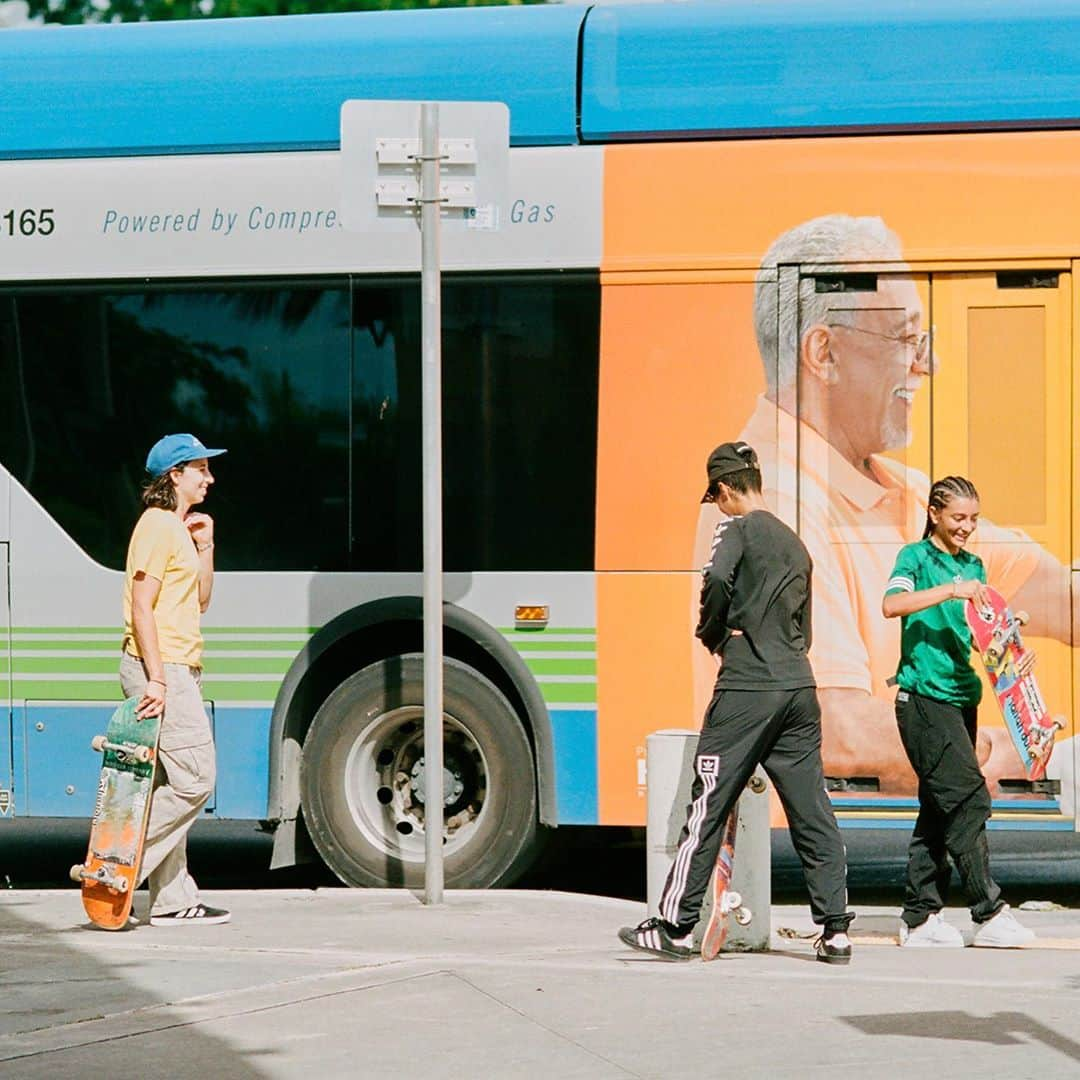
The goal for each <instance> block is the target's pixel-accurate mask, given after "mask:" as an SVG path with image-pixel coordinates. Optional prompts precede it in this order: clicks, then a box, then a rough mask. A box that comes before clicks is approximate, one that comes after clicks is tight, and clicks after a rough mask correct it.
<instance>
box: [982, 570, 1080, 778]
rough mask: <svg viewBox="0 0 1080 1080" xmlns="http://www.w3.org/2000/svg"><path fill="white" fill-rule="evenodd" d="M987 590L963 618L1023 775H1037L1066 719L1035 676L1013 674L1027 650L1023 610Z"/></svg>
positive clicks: (1044, 766)
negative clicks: (1053, 710) (982, 603)
mask: <svg viewBox="0 0 1080 1080" xmlns="http://www.w3.org/2000/svg"><path fill="white" fill-rule="evenodd" d="M987 592H988V593H989V594H990V604H989V605H988V606H987V607H985V608H979V607H977V606H976V604H975V601H974V600H969V601H968V602H967V603H966V604H965V605H964V612H965V614H966V616H967V623H968V626H969V627H970V628H971V636H972V638H973V639H974V642H975V648H977V649H978V650H979V655H980V656H981V657H982V662H983V666H984V667H985V668H986V674H987V675H988V676H989V678H990V685H991V686H992V687H993V688H994V697H996V698H997V703H998V706H999V708H1000V709H1001V714H1002V716H1004V717H1005V726H1006V727H1007V728H1008V729H1009V734H1010V735H1011V736H1012V740H1013V743H1014V744H1015V746H1016V752H1017V753H1018V754H1019V755H1020V761H1021V763H1022V765H1023V766H1024V771H1025V775H1026V776H1027V778H1028V779H1029V780H1041V779H1042V777H1043V776H1044V775H1045V774H1046V764H1047V762H1048V761H1049V760H1050V755H1051V753H1052V752H1053V749H1054V737H1055V736H1056V735H1057V733H1058V730H1059V729H1061V728H1064V727H1065V723H1064V721H1063V720H1062V718H1061V717H1057V716H1055V717H1051V716H1050V712H1049V710H1048V709H1047V708H1046V703H1045V702H1044V701H1043V696H1042V694H1041V693H1040V692H1039V684H1038V683H1037V682H1036V681H1035V676H1034V675H1024V676H1023V677H1021V676H1019V675H1018V673H1017V670H1016V664H1017V662H1018V661H1019V659H1020V657H1021V656H1023V655H1024V653H1025V651H1026V650H1025V649H1024V643H1023V641H1022V640H1021V638H1020V627H1021V626H1022V625H1023V624H1024V623H1026V622H1027V615H1026V614H1025V613H1024V612H1022V611H1019V612H1017V613H1016V614H1015V615H1014V614H1013V613H1012V612H1011V611H1010V610H1009V605H1008V604H1006V603H1005V598H1004V597H1003V596H1002V595H1001V593H999V592H998V591H997V590H996V589H990V588H988V589H987Z"/></svg>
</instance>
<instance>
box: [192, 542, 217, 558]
mask: <svg viewBox="0 0 1080 1080" xmlns="http://www.w3.org/2000/svg"><path fill="white" fill-rule="evenodd" d="M213 546H214V541H213V540H211V541H210V543H209V544H196V545H195V550H196V551H197V552H198V553H199V554H200V555H201V554H202V553H203V552H204V551H209V550H210V549H211V548H212V547H213Z"/></svg>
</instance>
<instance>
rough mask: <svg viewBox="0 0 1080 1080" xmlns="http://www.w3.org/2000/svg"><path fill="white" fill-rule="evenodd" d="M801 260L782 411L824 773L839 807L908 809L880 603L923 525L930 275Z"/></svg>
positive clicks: (790, 298)
mask: <svg viewBox="0 0 1080 1080" xmlns="http://www.w3.org/2000/svg"><path fill="white" fill-rule="evenodd" d="M797 269H798V285H797V290H795V289H789V290H787V297H786V300H785V296H784V292H783V289H782V294H781V313H780V322H781V333H780V335H779V338H780V350H781V359H780V365H781V369H782V371H783V369H784V368H785V367H786V369H787V371H788V375H787V376H785V377H783V378H782V379H781V383H784V384H786V385H788V386H789V388H791V389H789V398H790V399H791V400H789V402H788V403H787V404H784V403H783V402H782V406H783V412H782V415H790V414H792V413H794V415H796V416H797V418H798V422H797V424H794V425H789V426H792V427H793V428H794V444H795V446H794V451H793V453H794V455H795V461H796V469H795V472H796V483H797V498H796V503H797V515H798V526H797V528H798V532H799V535H800V536H801V537H802V539H803V542H804V543H805V544H806V546H807V549H808V550H809V552H810V555H811V557H812V558H813V560H814V578H813V605H814V622H813V625H814V642H813V647H812V649H811V661H812V663H813V666H814V673H815V677H816V679H817V682H818V687H819V700H820V703H821V708H822V737H823V738H822V756H823V761H824V766H825V774H826V777H827V780H828V786H829V788H830V791H831V792H832V793H833V799H834V804H835V805H836V807H837V809H838V811H841V810H842V811H845V812H847V813H848V814H850V815H851V816H854V817H864V816H868V815H869V816H872V815H874V814H895V813H896V812H900V813H904V814H907V813H910V812H911V810H912V808H913V807H914V805H915V802H914V796H915V778H914V775H913V774H912V773H911V770H910V768H909V766H908V764H907V759H906V756H905V755H904V751H903V747H902V746H901V745H900V740H899V737H898V735H897V731H896V722H895V716H894V698H895V693H896V692H895V689H893V687H892V686H891V685H890V680H891V679H892V677H893V676H894V675H895V673H896V666H897V660H898V656H899V649H900V628H899V625H898V622H897V620H891V619H885V618H884V616H883V615H882V614H881V598H882V593H883V591H884V588H885V583H886V582H887V581H888V578H889V575H890V572H891V570H892V568H893V566H894V564H895V560H896V556H897V553H898V551H899V550H900V548H901V547H902V546H903V545H904V544H905V543H908V542H909V541H911V540H912V539H917V538H918V535H919V533H921V527H922V515H923V509H922V507H923V503H924V500H925V488H926V479H925V477H926V474H927V473H928V471H929V466H930V424H929V418H930V395H931V388H930V386H929V379H928V377H927V374H926V369H925V364H924V363H923V361H925V354H926V339H925V336H924V335H925V333H926V328H927V325H928V322H927V312H928V310H929V299H930V297H929V279H928V277H927V276H926V275H925V274H915V273H911V272H909V271H906V270H905V271H903V272H897V271H896V270H895V269H893V268H891V267H889V266H887V265H886V266H884V267H882V266H876V267H875V266H851V267H845V268H842V269H840V270H838V269H837V268H836V267H835V266H831V267H828V268H827V269H821V270H819V269H817V268H814V267H811V266H806V265H803V266H801V267H799V268H797ZM781 284H782V285H783V281H782V282H781ZM796 313H797V315H796ZM785 324H786V331H785Z"/></svg>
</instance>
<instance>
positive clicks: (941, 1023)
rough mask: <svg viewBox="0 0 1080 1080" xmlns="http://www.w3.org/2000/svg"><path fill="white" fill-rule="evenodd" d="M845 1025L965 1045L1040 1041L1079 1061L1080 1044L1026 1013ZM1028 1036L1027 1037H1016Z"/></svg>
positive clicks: (953, 1014)
mask: <svg viewBox="0 0 1080 1080" xmlns="http://www.w3.org/2000/svg"><path fill="white" fill-rule="evenodd" d="M840 1019H841V1020H843V1021H844V1023H846V1024H850V1025H851V1026H852V1027H854V1028H856V1029H857V1030H859V1031H861V1032H862V1033H863V1034H864V1035H904V1036H907V1037H908V1038H921V1039H953V1040H960V1041H964V1042H981V1043H990V1044H991V1045H994V1046H1015V1045H1017V1044H1018V1043H1023V1042H1027V1041H1035V1042H1040V1043H1042V1044H1043V1045H1044V1046H1049V1047H1050V1048H1051V1049H1053V1050H1057V1051H1058V1052H1059V1053H1061V1054H1064V1055H1065V1056H1066V1057H1068V1058H1071V1059H1072V1060H1073V1061H1077V1062H1080V1043H1076V1042H1074V1041H1073V1040H1072V1039H1070V1038H1068V1037H1067V1036H1065V1035H1061V1034H1059V1033H1058V1032H1056V1031H1054V1030H1053V1029H1051V1028H1048V1027H1047V1026H1046V1025H1045V1024H1043V1023H1040V1022H1039V1021H1038V1020H1036V1019H1034V1018H1033V1017H1030V1016H1027V1015H1026V1014H1025V1013H1018V1012H999V1013H994V1014H993V1015H992V1016H972V1015H971V1014H970V1013H966V1012H961V1011H960V1010H958V1009H944V1010H941V1011H933V1012H903V1013H879V1014H877V1015H870V1016H842V1017H841V1018H840ZM1017 1036H1026V1037H1027V1038H1026V1039H1024V1038H1017Z"/></svg>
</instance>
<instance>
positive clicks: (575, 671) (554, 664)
mask: <svg viewBox="0 0 1080 1080" xmlns="http://www.w3.org/2000/svg"><path fill="white" fill-rule="evenodd" d="M525 666H526V667H528V669H529V670H530V671H531V672H532V673H533V674H534V675H595V674H596V661H595V660H526V661H525Z"/></svg>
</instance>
